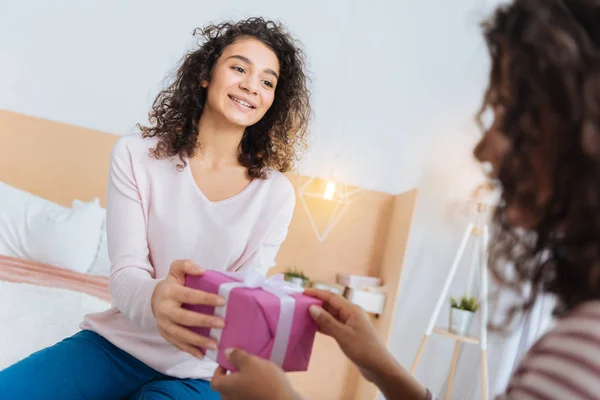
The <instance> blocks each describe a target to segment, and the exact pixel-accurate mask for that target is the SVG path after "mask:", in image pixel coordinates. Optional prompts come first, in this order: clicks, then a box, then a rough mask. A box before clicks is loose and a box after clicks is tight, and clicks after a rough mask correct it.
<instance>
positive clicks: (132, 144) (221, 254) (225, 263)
mask: <svg viewBox="0 0 600 400" xmlns="http://www.w3.org/2000/svg"><path fill="white" fill-rule="evenodd" d="M156 143H157V140H156V139H143V138H142V137H141V135H140V134H133V135H127V136H123V137H122V138H120V139H119V140H118V142H117V143H116V144H115V146H114V148H113V151H112V156H111V167H110V177H109V186H108V200H107V217H106V218H107V219H106V229H107V235H108V250H109V254H110V259H111V262H112V270H111V277H110V292H111V295H112V307H111V308H110V309H108V310H106V311H104V312H101V313H95V314H89V315H87V316H86V317H85V319H84V321H83V322H82V324H81V328H83V329H90V330H93V331H95V332H97V333H98V334H100V335H102V336H103V337H105V338H106V339H107V340H109V341H110V342H112V343H113V344H115V345H116V346H118V347H119V348H121V349H123V350H125V351H126V352H127V353H129V354H131V355H133V356H134V357H136V358H137V359H139V360H140V361H142V362H144V363H146V364H147V365H149V366H150V367H152V368H154V369H155V370H157V371H159V372H162V373H164V374H166V375H169V376H173V377H177V378H204V379H206V378H210V377H211V376H212V374H213V372H214V370H215V368H216V364H215V363H214V362H212V361H210V360H207V359H206V360H199V359H197V358H195V357H193V356H192V355H190V354H188V353H185V352H183V351H180V350H179V349H177V348H176V347H174V346H173V345H171V344H170V343H169V342H167V341H166V340H165V339H163V337H162V336H160V334H159V332H158V329H157V324H156V319H155V318H154V315H153V313H152V309H151V306H150V298H151V296H152V292H153V290H154V288H155V286H156V284H157V283H158V281H159V280H160V279H163V278H164V277H165V276H166V275H167V273H168V271H169V267H170V265H171V263H172V262H173V261H174V260H177V259H187V258H189V259H192V260H194V261H195V262H196V263H197V264H198V265H200V266H202V267H204V268H206V269H215V270H228V271H235V270H240V269H242V268H249V267H255V268H259V269H262V270H263V271H265V272H266V271H267V270H268V269H269V268H271V267H272V266H273V265H274V264H275V261H274V260H275V255H276V254H277V251H278V249H279V246H280V245H281V243H282V242H283V240H284V238H285V236H286V234H287V230H288V226H289V223H290V220H291V218H292V213H293V210H294V206H295V194H294V189H293V186H292V185H291V183H290V182H289V180H288V179H287V178H286V177H285V176H284V175H283V174H281V173H279V172H276V171H269V172H270V173H269V178H268V179H264V180H261V179H255V180H254V181H252V183H250V184H249V185H248V186H247V187H246V188H245V189H244V190H243V191H242V192H240V193H239V194H237V195H235V196H233V197H231V198H229V199H226V200H223V201H218V202H212V201H210V200H208V199H207V198H206V197H205V196H204V195H203V193H202V192H201V191H200V189H199V188H198V186H197V185H196V182H195V181H194V178H193V176H192V174H191V171H190V168H189V167H186V168H185V169H184V170H183V171H179V170H177V168H176V165H177V164H178V163H180V160H179V158H178V157H173V159H171V160H157V159H154V158H151V157H150V156H149V150H150V149H151V148H152V147H154V146H155V145H156Z"/></svg>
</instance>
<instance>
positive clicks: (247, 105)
mask: <svg viewBox="0 0 600 400" xmlns="http://www.w3.org/2000/svg"><path fill="white" fill-rule="evenodd" d="M232 99H233V100H234V101H237V102H238V103H240V104H241V105H243V106H246V107H250V108H254V107H252V105H251V104H249V103H246V102H245V101H244V100H240V99H236V98H235V97H232Z"/></svg>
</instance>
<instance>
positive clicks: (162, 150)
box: [137, 18, 312, 179]
mask: <svg viewBox="0 0 600 400" xmlns="http://www.w3.org/2000/svg"><path fill="white" fill-rule="evenodd" d="M194 36H200V40H199V42H198V44H199V48H198V49H196V50H194V51H192V52H190V53H188V54H186V55H185V56H184V58H183V61H182V64H181V66H180V67H179V69H178V70H177V72H176V76H175V79H174V81H173V83H172V84H170V85H169V86H168V87H167V88H166V89H165V90H163V91H161V92H160V93H159V94H158V96H157V97H156V99H155V101H154V103H153V105H152V109H151V111H150V112H149V121H150V125H151V126H142V125H141V124H138V125H137V126H138V127H139V128H140V129H141V131H142V136H143V137H154V136H156V137H158V138H159V142H158V144H157V146H156V148H154V149H152V150H151V155H152V156H154V157H156V158H169V157H173V156H177V155H178V156H179V159H180V160H181V163H180V164H178V165H177V167H178V168H179V169H180V170H181V169H183V168H184V167H185V166H186V165H187V163H186V161H185V158H186V157H188V158H191V157H193V156H194V155H195V154H196V151H197V149H198V147H199V146H200V145H201V144H200V143H198V141H197V136H198V121H199V119H200V116H201V115H202V111H203V109H204V105H205V101H206V96H207V89H205V88H203V87H202V81H206V80H210V76H211V73H212V70H213V68H214V66H215V63H216V62H217V60H218V58H219V57H220V55H221V54H222V52H223V49H224V48H225V47H227V46H228V45H230V44H232V43H234V42H236V41H237V40H239V39H241V38H247V37H251V38H255V39H257V40H259V41H261V42H262V43H264V44H265V45H267V46H268V47H269V48H271V49H272V50H273V52H274V53H275V54H276V55H277V58H278V59H279V64H280V76H279V79H278V83H277V86H276V89H275V98H274V100H273V104H272V106H271V107H270V108H269V110H268V111H267V113H266V114H265V115H264V116H263V118H262V119H261V120H260V121H259V122H257V123H256V124H254V125H252V126H250V127H248V128H246V130H245V132H244V134H243V136H242V140H241V142H240V145H239V159H238V160H239V163H240V164H241V165H243V166H244V167H246V168H247V169H248V175H249V176H250V177H252V178H263V179H264V178H266V177H267V174H266V169H267V168H272V169H275V170H277V171H280V172H286V171H289V170H290V169H291V168H292V167H293V165H294V161H296V160H298V159H299V158H300V156H301V155H302V153H303V152H304V150H305V149H306V137H307V133H308V124H309V120H310V118H311V114H312V112H311V107H310V102H309V100H310V91H309V90H308V88H307V80H308V79H307V76H306V74H305V72H304V67H305V61H304V54H303V52H302V50H301V49H300V46H299V44H298V43H297V42H296V40H295V39H293V38H292V37H291V35H290V34H289V33H288V32H286V30H285V29H284V27H283V26H282V25H281V24H279V23H276V22H273V21H266V20H264V19H263V18H249V19H246V20H242V21H239V22H223V23H220V24H217V25H213V24H211V25H208V26H205V27H204V28H197V29H195V30H194Z"/></svg>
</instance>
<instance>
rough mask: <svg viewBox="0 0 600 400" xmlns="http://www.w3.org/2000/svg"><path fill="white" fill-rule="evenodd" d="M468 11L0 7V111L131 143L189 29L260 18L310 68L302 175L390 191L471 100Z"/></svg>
mask: <svg viewBox="0 0 600 400" xmlns="http://www.w3.org/2000/svg"><path fill="white" fill-rule="evenodd" d="M481 4H484V1H483V0H465V1H461V2H449V1H443V0H436V1H427V2H421V1H416V0H410V1H391V0H371V1H368V2H365V1H359V0H351V1H348V0H328V1H318V0H309V1H303V2H288V1H279V0H255V1H252V2H246V1H241V0H230V1H216V2H215V1H198V0H194V1H191V0H190V1H184V0H178V1H173V2H171V3H169V5H167V3H165V2H164V1H158V0H146V1H142V0H129V1H120V2H119V1H114V0H113V1H91V0H88V1H81V0H55V1H52V2H46V1H43V0H1V1H0V76H1V77H2V78H1V81H0V82H1V86H0V108H3V109H8V110H13V111H17V112H22V113H25V114H29V115H34V116H40V117H45V118H48V119H52V120H57V121H62V122H67V123H71V124H76V125H80V126H84V127H90V128H95V129H99V130H102V131H106V132H110V133H114V134H123V133H127V132H130V131H131V130H132V129H133V128H134V126H135V123H136V122H139V121H145V120H146V115H147V111H148V109H149V106H150V104H151V102H152V100H153V98H154V96H155V94H156V93H157V91H158V89H159V88H160V87H161V85H162V80H163V78H164V76H165V74H166V73H167V72H168V71H170V70H172V69H173V68H174V67H175V66H176V65H177V63H178V60H179V59H180V58H181V56H182V55H183V53H184V51H185V49H186V48H187V47H188V46H189V45H191V44H192V38H191V35H190V34H191V31H192V30H193V28H195V27H197V26H202V25H203V24H205V23H206V22H207V21H217V20H221V19H224V18H236V19H237V18H242V17H246V16H250V15H263V16H265V17H268V18H275V19H279V20H281V21H283V22H284V23H286V24H287V26H288V27H289V28H290V30H291V31H292V32H293V33H294V34H295V35H296V36H297V37H298V38H299V39H300V40H301V41H302V42H303V43H304V47H305V50H306V52H307V54H308V56H309V60H310V71H311V73H312V76H313V86H312V87H313V90H314V107H315V111H316V120H315V124H314V126H313V133H314V135H313V146H312V152H311V153H310V154H309V156H308V157H307V159H306V161H305V162H304V163H303V165H302V172H305V173H307V174H311V175H317V176H323V177H326V176H327V174H329V173H330V172H331V169H332V167H333V165H334V164H335V165H336V170H337V177H338V179H340V180H342V181H345V182H347V183H351V184H356V185H359V186H363V187H366V188H371V189H378V190H382V191H385V192H389V193H399V192H402V191H405V190H408V189H410V188H413V187H415V186H416V185H417V181H418V178H419V173H420V166H421V165H422V162H423V159H424V158H425V156H426V154H427V152H428V147H429V145H430V144H431V142H433V141H435V140H436V137H437V136H438V135H439V134H445V133H448V132H450V131H453V130H454V129H453V127H455V126H456V123H457V121H462V120H463V119H464V118H470V116H471V115H472V113H473V110H474V107H475V106H476V104H477V102H478V101H479V98H480V92H481V88H482V82H483V80H484V78H485V65H484V64H482V62H481V60H482V57H483V56H484V55H485V53H484V51H483V46H482V43H481V40H480V37H479V34H478V29H477V22H478V20H479V19H480V16H481V13H480V9H481ZM342 131H344V134H342ZM342 138H343V139H342ZM336 153H339V157H336Z"/></svg>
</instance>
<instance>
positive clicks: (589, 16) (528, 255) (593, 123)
mask: <svg viewBox="0 0 600 400" xmlns="http://www.w3.org/2000/svg"><path fill="white" fill-rule="evenodd" d="M483 30H484V36H485V39H486V42H487V45H488V49H489V53H490V56H491V61H492V64H491V74H490V84H489V87H488V90H487V92H486V94H485V96H484V101H483V105H482V108H481V110H480V113H479V115H478V118H479V122H480V123H481V118H482V115H483V113H484V111H486V110H487V109H488V108H496V107H501V108H502V109H503V110H504V112H503V113H502V114H501V116H500V117H499V119H500V121H499V122H498V121H497V123H499V125H498V126H499V128H498V129H499V130H500V131H501V132H502V134H503V135H504V136H505V137H506V138H508V139H509V140H510V142H511V146H510V150H509V151H508V154H506V156H505V158H504V161H503V163H502V168H501V169H500V171H499V175H498V180H499V183H500V185H501V187H502V199H501V202H500V204H499V206H498V207H497V208H496V210H495V212H494V216H493V220H494V231H493V233H492V241H491V243H490V248H489V265H490V270H491V272H492V274H493V276H494V277H495V278H496V279H497V280H498V281H499V282H500V283H501V286H502V287H509V288H512V289H514V290H515V291H517V293H520V294H521V295H522V299H523V301H522V302H521V303H520V304H516V305H514V307H513V308H512V309H511V310H510V311H509V313H508V319H509V320H512V317H513V316H514V315H515V314H521V315H522V313H521V312H522V311H526V310H528V309H530V308H531V307H532V306H533V305H534V303H535V300H536V299H537V297H538V295H539V294H541V293H552V294H554V295H556V298H557V306H556V308H555V310H554V311H555V315H561V314H562V313H564V312H566V311H569V310H571V309H573V308H574V307H576V306H577V305H579V304H581V303H583V302H585V301H589V300H592V299H600V279H599V278H600V275H599V274H598V266H599V265H600V3H599V2H598V1H593V0H587V1H586V0H577V1H575V0H572V1H569V0H516V1H514V2H513V3H512V4H508V5H503V6H500V7H499V8H498V9H497V10H496V11H495V13H494V14H493V15H492V17H491V18H490V19H489V20H487V21H485V22H484V23H483ZM548 143H551V144H550V146H548ZM542 149H544V150H542ZM541 151H545V154H544V155H545V156H546V157H547V159H546V161H545V162H546V163H547V165H546V166H545V167H547V168H549V170H547V171H546V172H548V175H549V176H550V177H551V193H550V194H549V196H548V198H547V200H545V201H543V202H542V204H538V203H539V202H538V200H539V199H538V194H539V189H540V182H539V180H538V179H537V177H536V176H534V174H532V164H533V162H535V161H533V162H532V160H533V157H535V156H534V154H535V153H536V152H537V154H538V155H539V154H540V152H541ZM514 205H517V206H518V207H519V209H521V210H525V211H526V212H527V213H528V214H529V215H534V216H535V221H536V222H535V226H534V227H532V228H531V229H529V228H528V229H523V228H519V227H515V226H513V225H512V224H511V223H510V222H509V220H508V218H507V210H508V209H509V208H510V207H511V206H514Z"/></svg>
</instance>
